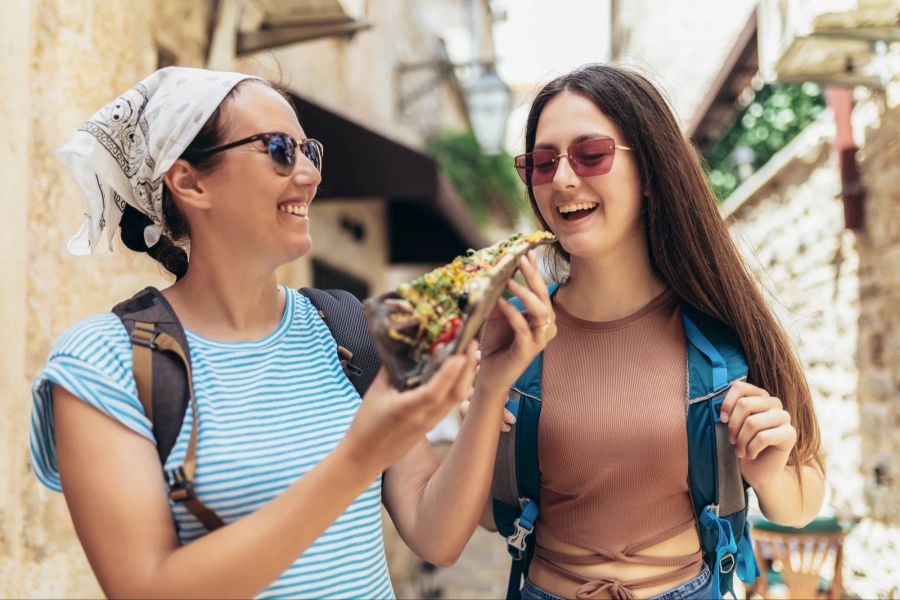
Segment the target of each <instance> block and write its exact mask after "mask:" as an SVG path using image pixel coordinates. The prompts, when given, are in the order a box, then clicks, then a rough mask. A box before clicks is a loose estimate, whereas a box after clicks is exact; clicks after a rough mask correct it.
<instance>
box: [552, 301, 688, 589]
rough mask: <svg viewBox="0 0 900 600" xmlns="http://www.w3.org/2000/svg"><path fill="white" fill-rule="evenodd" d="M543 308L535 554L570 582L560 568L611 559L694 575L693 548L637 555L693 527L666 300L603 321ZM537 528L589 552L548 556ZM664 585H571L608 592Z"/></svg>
mask: <svg viewBox="0 0 900 600" xmlns="http://www.w3.org/2000/svg"><path fill="white" fill-rule="evenodd" d="M554 308H555V312H556V317H557V321H556V322H557V325H558V330H559V333H558V334H557V336H556V338H554V339H553V340H552V341H551V342H550V343H549V344H548V346H547V348H546V349H545V351H544V363H543V371H542V376H541V377H542V380H541V385H542V407H541V418H540V425H539V427H540V429H539V432H538V460H539V461H540V468H541V495H540V506H541V511H540V517H539V518H538V521H537V530H536V539H537V544H538V545H537V549H536V554H535V557H536V558H537V559H538V560H540V561H541V562H543V563H544V564H546V565H547V566H550V567H556V568H554V570H555V571H557V572H559V573H560V574H563V575H568V576H569V577H571V578H573V579H576V578H577V576H575V575H574V574H573V573H571V572H569V571H568V570H567V569H564V568H561V567H562V565H564V564H585V563H588V564H596V563H602V562H609V561H622V562H627V563H633V564H647V565H669V566H673V567H680V568H679V569H677V570H676V571H675V572H673V573H670V574H669V575H671V576H672V577H671V578H675V577H677V576H680V575H684V574H685V573H698V572H699V571H700V569H701V568H702V558H701V555H700V553H699V552H698V553H696V554H691V555H686V556H680V557H667V558H665V559H660V558H651V557H646V556H640V555H639V554H638V553H639V552H640V551H641V550H642V549H644V548H648V547H650V546H652V545H654V544H657V543H659V542H662V541H664V540H666V539H669V538H671V537H673V536H674V535H676V534H678V533H680V532H681V531H684V530H685V529H687V528H688V527H692V526H694V511H693V509H692V507H691V499H690V492H689V489H688V449H687V429H686V420H685V419H686V412H685V411H686V402H685V399H686V393H687V392H686V386H687V374H686V365H687V356H686V352H687V350H686V345H685V337H684V330H683V326H682V323H681V312H680V309H679V303H678V299H677V297H676V296H675V295H674V294H673V293H672V292H671V291H666V292H664V293H663V294H661V295H660V296H658V297H657V298H656V299H654V300H652V301H651V302H650V303H649V304H647V305H646V306H644V307H643V308H641V309H640V310H638V311H637V312H635V313H633V314H631V315H629V316H627V317H624V318H621V319H617V320H615V321H605V322H591V321H584V320H581V319H578V318H576V317H574V316H572V315H570V314H568V313H567V312H566V311H565V310H564V309H562V308H561V307H560V306H558V305H556V304H555V305H554ZM541 531H549V532H550V533H551V534H553V537H555V538H557V539H560V540H563V541H565V542H568V543H569V544H572V545H574V546H577V547H579V548H583V549H585V550H590V551H592V552H593V556H591V557H589V558H588V557H580V558H577V559H576V558H574V557H572V556H569V555H564V554H559V553H556V552H552V551H550V550H548V549H547V548H545V547H543V546H541ZM664 581H666V577H665V576H663V577H654V578H652V581H649V580H648V581H636V582H625V583H623V582H620V581H615V580H610V581H606V582H588V581H587V580H582V581H579V583H584V584H586V586H590V585H593V586H594V587H596V586H598V585H599V586H601V587H607V588H609V589H610V590H611V588H613V587H617V588H622V587H629V588H640V587H646V586H649V585H656V584H659V583H662V582H664ZM619 591H620V593H621V594H622V596H623V597H629V596H630V590H627V591H626V590H625V589H620V590H619ZM618 595H619V594H614V596H618Z"/></svg>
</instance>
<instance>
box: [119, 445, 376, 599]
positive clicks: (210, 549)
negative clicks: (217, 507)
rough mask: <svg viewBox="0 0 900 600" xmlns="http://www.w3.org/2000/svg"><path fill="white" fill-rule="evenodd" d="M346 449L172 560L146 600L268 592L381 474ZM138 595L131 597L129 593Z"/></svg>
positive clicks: (153, 577)
mask: <svg viewBox="0 0 900 600" xmlns="http://www.w3.org/2000/svg"><path fill="white" fill-rule="evenodd" d="M377 474H378V470H377V469H375V470H374V471H373V470H372V469H370V468H368V467H365V466H361V465H360V464H359V463H358V462H357V461H355V460H354V457H353V456H352V455H351V454H350V452H349V451H348V450H347V449H346V447H345V445H343V444H342V445H340V446H338V448H337V449H336V450H335V451H334V452H333V453H331V454H330V455H329V456H328V457H326V458H325V459H324V460H323V461H322V462H321V463H320V464H318V465H317V466H315V467H314V468H313V469H311V470H310V471H309V472H308V473H307V474H306V475H304V476H303V477H301V478H300V479H299V480H297V481H296V482H295V483H294V484H293V485H291V487H289V488H288V489H287V490H285V491H284V492H283V493H282V494H281V495H279V496H278V497H277V498H275V499H274V500H272V501H271V502H270V503H268V504H266V505H265V506H264V507H262V508H261V509H259V510H258V511H256V512H254V513H252V514H250V515H248V516H246V517H243V518H241V519H239V520H237V521H235V522H233V523H231V524H229V525H228V526H226V527H223V528H221V529H218V530H216V531H214V532H212V533H210V534H208V535H205V536H203V537H201V538H200V539H198V540H196V541H194V542H191V543H189V544H187V545H185V546H181V547H179V548H178V549H177V550H175V551H173V552H172V553H171V554H169V555H168V556H166V557H165V558H164V559H163V560H162V561H160V562H159V564H158V565H157V566H156V568H154V569H152V573H151V574H148V577H147V578H146V579H145V581H146V582H147V584H146V587H145V588H144V589H141V590H136V591H137V592H138V594H137V595H140V596H145V597H181V598H189V597H207V598H210V597H213V598H226V597H234V598H249V597H253V596H255V595H257V594H259V593H260V592H262V591H263V590H264V589H265V588H266V587H267V586H268V585H269V584H271V583H272V581H274V580H275V579H277V578H278V577H279V576H280V575H281V574H282V573H283V572H284V571H285V570H286V569H287V568H288V567H289V566H290V565H291V564H292V563H293V562H294V561H295V560H296V559H297V557H299V556H300V555H301V554H302V553H303V552H304V551H305V550H306V549H307V548H308V547H309V546H310V545H311V544H312V543H313V542H314V541H315V540H316V538H318V537H319V535H320V534H321V533H322V532H323V531H324V530H325V529H326V528H327V527H328V526H329V525H330V524H331V523H332V522H334V520H335V519H336V518H337V517H338V516H340V514H341V513H342V512H343V511H344V510H345V509H346V507H347V506H348V505H349V504H350V503H351V502H352V501H353V500H354V499H355V498H356V497H358V496H359V495H360V494H361V493H362V492H363V491H364V490H365V489H366V488H367V487H368V486H369V485H370V484H371V482H372V481H373V480H374V478H375V477H376V476H377ZM128 595H131V594H128Z"/></svg>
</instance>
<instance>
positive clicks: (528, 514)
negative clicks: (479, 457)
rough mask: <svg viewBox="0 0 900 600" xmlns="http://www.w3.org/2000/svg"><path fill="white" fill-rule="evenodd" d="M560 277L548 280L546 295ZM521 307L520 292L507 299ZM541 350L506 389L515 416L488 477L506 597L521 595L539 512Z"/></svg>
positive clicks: (512, 599)
mask: <svg viewBox="0 0 900 600" xmlns="http://www.w3.org/2000/svg"><path fill="white" fill-rule="evenodd" d="M558 289H559V284H558V283H551V284H550V285H548V286H547V291H548V293H549V294H550V296H553V295H554V294H555V293H556V291H557V290H558ZM511 302H512V304H513V305H514V306H516V307H517V308H518V309H519V310H520V311H521V310H524V307H523V306H522V304H521V302H520V301H519V300H518V298H513V299H512V300H511ZM542 364H543V352H541V353H539V354H538V355H537V356H536V357H535V358H534V359H533V360H532V361H531V363H530V364H529V365H528V367H526V369H525V371H524V372H523V373H522V374H521V375H520V376H519V378H518V379H517V380H516V382H515V383H514V384H513V387H512V389H511V390H510V392H509V397H508V400H507V403H506V408H507V409H508V410H509V411H510V412H511V413H512V414H513V415H514V416H515V417H516V422H515V424H513V425H512V426H511V428H510V431H508V432H504V433H501V434H500V442H499V445H498V447H497V459H496V462H495V466H494V480H493V483H492V491H491V496H492V507H493V511H494V524H495V525H496V527H497V531H498V532H499V533H500V534H501V535H503V536H504V537H505V538H506V544H507V551H508V552H509V554H510V556H511V557H512V565H511V567H510V572H509V584H508V587H507V590H506V597H507V599H508V600H518V599H519V598H520V597H521V587H522V580H523V578H524V577H526V576H527V575H528V567H529V565H530V564H531V558H532V556H533V555H534V535H532V534H533V532H534V526H535V523H536V522H537V518H538V515H539V514H540V505H539V502H538V496H539V494H540V485H541V473H540V468H539V465H538V454H537V448H538V447H537V443H538V442H537V438H538V422H539V420H540V416H541V367H542Z"/></svg>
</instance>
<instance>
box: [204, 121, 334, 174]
mask: <svg viewBox="0 0 900 600" xmlns="http://www.w3.org/2000/svg"><path fill="white" fill-rule="evenodd" d="M255 141H261V142H262V143H263V144H265V145H266V150H267V151H268V152H269V156H271V157H272V163H273V165H274V167H275V172H276V173H278V174H279V175H285V176H287V175H290V174H291V173H293V172H294V165H296V164H297V154H296V149H297V148H298V147H299V148H300V152H302V153H303V156H305V157H306V158H307V159H308V160H309V162H311V163H312V164H313V166H314V167H315V168H316V170H317V171H319V172H320V173H321V172H322V158H323V156H324V155H325V149H324V148H323V147H322V143H321V142H319V141H318V140H314V139H312V138H307V139H305V140H303V141H302V142H298V141H297V140H295V139H294V138H293V137H291V136H290V135H288V134H287V133H282V132H278V131H276V132H271V133H257V134H256V135H251V136H250V137H247V138H244V139H242V140H238V141H236V142H231V143H229V144H224V145H222V146H216V147H215V148H209V149H206V150H200V151H199V152H192V153H191V157H195V158H199V157H201V156H209V155H210V154H215V153H216V152H222V151H223V150H229V149H231V148H236V147H237V146H243V145H244V144H250V143H252V142H255Z"/></svg>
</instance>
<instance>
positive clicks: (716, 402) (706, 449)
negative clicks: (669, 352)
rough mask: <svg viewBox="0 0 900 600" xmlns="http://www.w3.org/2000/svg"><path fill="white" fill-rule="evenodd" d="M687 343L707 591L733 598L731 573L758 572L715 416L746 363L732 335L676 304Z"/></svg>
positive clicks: (732, 460)
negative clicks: (710, 586) (708, 580)
mask: <svg viewBox="0 0 900 600" xmlns="http://www.w3.org/2000/svg"><path fill="white" fill-rule="evenodd" d="M682 320H683V322H684V332H685V337H686V338H687V341H688V388H689V393H688V422H687V426H688V477H689V481H690V488H691V500H692V502H693V504H694V511H695V513H696V514H697V519H698V522H699V524H700V542H701V546H702V548H703V552H704V559H705V561H706V563H707V564H708V565H709V568H710V570H711V572H712V574H713V594H714V596H715V597H723V596H724V595H725V594H731V595H732V596H734V589H733V574H734V572H735V571H737V572H738V575H739V576H740V578H741V580H742V581H745V582H751V581H753V580H754V579H755V577H756V575H757V574H758V572H759V570H758V568H757V566H756V560H755V557H754V556H753V549H752V546H751V545H750V543H749V539H750V538H749V532H748V527H747V526H746V517H747V494H746V486H745V484H744V482H743V479H742V477H741V474H740V462H739V461H738V459H737V457H736V455H735V452H734V446H733V445H732V444H730V443H729V441H728V429H727V425H726V424H724V423H722V422H721V421H720V419H719V416H720V411H721V406H722V402H723V401H724V399H725V395H726V394H727V392H728V389H729V388H730V386H731V384H732V383H734V382H735V381H737V380H740V379H744V378H746V375H747V370H748V369H747V363H746V359H745V357H744V354H743V351H742V349H741V346H740V343H739V341H738V340H737V337H736V336H735V335H734V333H733V332H732V331H731V330H730V329H729V328H728V327H726V326H725V325H724V324H722V323H721V322H719V321H716V320H715V319H712V318H710V317H709V316H707V315H705V314H703V313H701V312H700V311H698V310H696V309H694V308H692V307H690V306H689V305H686V304H685V305H683V306H682Z"/></svg>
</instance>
